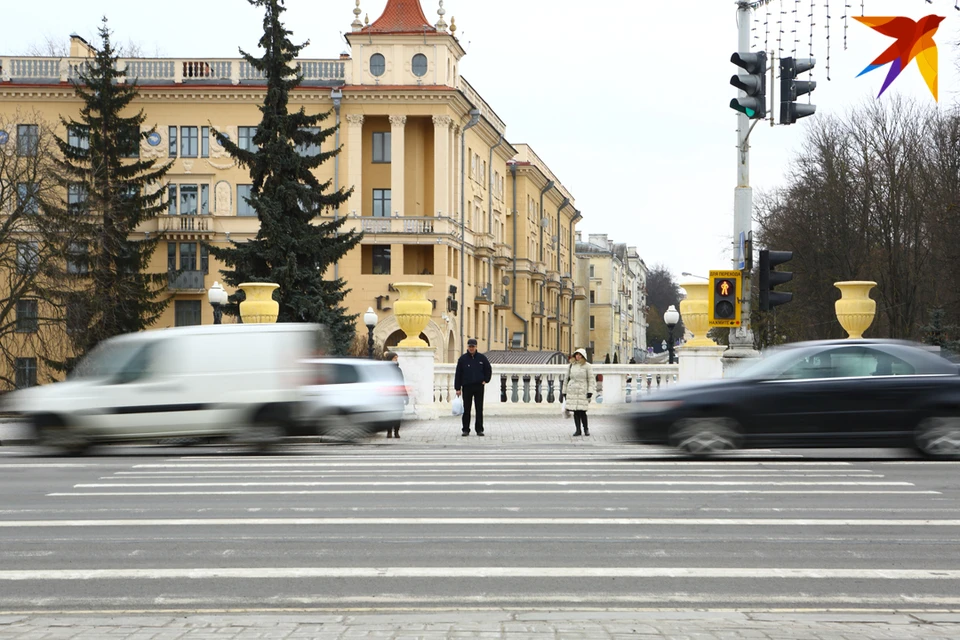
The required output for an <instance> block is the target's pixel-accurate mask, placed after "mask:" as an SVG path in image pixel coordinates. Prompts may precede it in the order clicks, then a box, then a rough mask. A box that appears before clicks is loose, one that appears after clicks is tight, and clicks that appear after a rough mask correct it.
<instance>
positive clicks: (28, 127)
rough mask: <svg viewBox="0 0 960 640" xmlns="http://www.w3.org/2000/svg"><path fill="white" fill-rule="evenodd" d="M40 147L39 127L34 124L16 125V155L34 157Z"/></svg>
mask: <svg viewBox="0 0 960 640" xmlns="http://www.w3.org/2000/svg"><path fill="white" fill-rule="evenodd" d="M39 147H40V127H39V126H38V125H35V124H18V125H17V155H18V156H35V155H37V150H38V148H39Z"/></svg>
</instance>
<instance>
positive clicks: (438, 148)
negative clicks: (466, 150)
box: [430, 116, 453, 216]
mask: <svg viewBox="0 0 960 640" xmlns="http://www.w3.org/2000/svg"><path fill="white" fill-rule="evenodd" d="M452 124H453V118H451V117H450V116H433V208H434V209H435V211H433V212H430V215H434V214H435V213H436V211H441V212H443V215H445V216H450V215H451V214H452V211H451V209H450V182H449V175H450V170H449V166H450V154H449V152H450V126H451V125H452Z"/></svg>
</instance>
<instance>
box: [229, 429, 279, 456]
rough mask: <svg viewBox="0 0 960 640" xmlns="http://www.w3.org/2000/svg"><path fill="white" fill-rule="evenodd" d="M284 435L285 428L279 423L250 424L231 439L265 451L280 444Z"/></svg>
mask: <svg viewBox="0 0 960 640" xmlns="http://www.w3.org/2000/svg"><path fill="white" fill-rule="evenodd" d="M286 435H287V433H286V430H285V429H284V428H283V427H282V426H281V425H279V424H252V425H249V426H248V427H246V428H245V429H244V430H243V431H242V432H240V433H239V434H237V436H236V437H234V438H231V439H232V440H233V441H235V442H237V443H239V444H242V445H245V446H248V447H252V448H253V449H255V450H257V451H264V452H265V451H269V450H270V449H272V448H273V447H275V446H276V445H278V444H280V442H282V441H283V439H284V437H285V436H286Z"/></svg>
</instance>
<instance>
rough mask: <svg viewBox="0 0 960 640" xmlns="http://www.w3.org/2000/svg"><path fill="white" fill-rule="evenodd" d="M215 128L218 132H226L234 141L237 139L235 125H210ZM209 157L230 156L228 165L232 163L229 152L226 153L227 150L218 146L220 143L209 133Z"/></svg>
mask: <svg viewBox="0 0 960 640" xmlns="http://www.w3.org/2000/svg"><path fill="white" fill-rule="evenodd" d="M211 128H212V129H216V130H217V131H219V132H220V133H223V134H226V135H227V136H228V137H229V138H230V139H231V140H233V141H234V142H236V140H237V128H236V127H216V126H215V127H211ZM210 157H211V158H230V165H231V166H232V165H233V158H231V156H230V154H229V153H227V150H226V149H224V148H223V147H221V146H220V143H219V142H218V141H217V137H216V136H215V135H213V134H212V133H211V134H210Z"/></svg>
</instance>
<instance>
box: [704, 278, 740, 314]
mask: <svg viewBox="0 0 960 640" xmlns="http://www.w3.org/2000/svg"><path fill="white" fill-rule="evenodd" d="M742 282H743V277H742V275H741V273H740V272H739V271H711V272H710V299H709V303H708V304H709V307H708V311H707V313H708V314H709V320H710V326H711V327H739V326H740V292H741V290H742V289H741V283H742Z"/></svg>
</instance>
